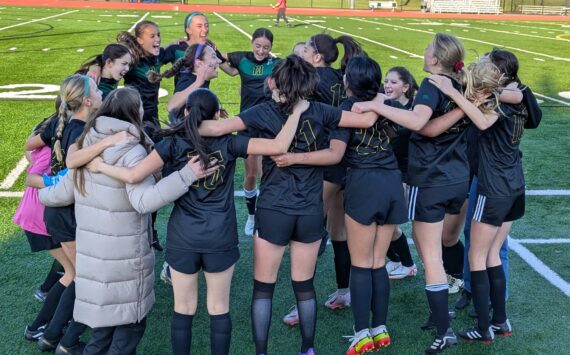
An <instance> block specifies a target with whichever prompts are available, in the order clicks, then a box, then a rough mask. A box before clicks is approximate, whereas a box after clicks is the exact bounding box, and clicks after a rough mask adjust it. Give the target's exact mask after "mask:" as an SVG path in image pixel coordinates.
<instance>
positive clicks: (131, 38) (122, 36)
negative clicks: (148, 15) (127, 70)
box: [117, 20, 158, 67]
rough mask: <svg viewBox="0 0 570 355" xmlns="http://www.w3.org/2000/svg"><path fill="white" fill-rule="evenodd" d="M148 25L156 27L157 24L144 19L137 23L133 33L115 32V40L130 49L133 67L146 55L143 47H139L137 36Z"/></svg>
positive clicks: (140, 34)
mask: <svg viewBox="0 0 570 355" xmlns="http://www.w3.org/2000/svg"><path fill="white" fill-rule="evenodd" d="M150 26H153V27H156V28H158V25H157V24H156V23H155V22H152V21H146V20H145V21H141V22H139V23H137V25H136V26H135V34H134V35H133V34H131V33H130V32H127V31H123V32H119V33H118V34H117V42H119V43H120V44H122V45H124V46H126V47H127V48H128V49H129V50H130V51H131V55H132V56H133V62H132V66H133V67H136V65H137V64H138V63H139V61H140V60H141V59H142V58H144V57H145V56H146V54H145V52H144V49H143V48H142V47H141V45H140V44H139V42H137V38H138V37H140V36H142V34H143V31H144V29H145V28H147V27H150Z"/></svg>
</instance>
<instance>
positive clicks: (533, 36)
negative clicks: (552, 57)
mask: <svg viewBox="0 0 570 355" xmlns="http://www.w3.org/2000/svg"><path fill="white" fill-rule="evenodd" d="M468 28H472V29H475V30H484V31H487V32H496V33H505V34H509V35H513V36H523V37H532V38H540V39H550V40H553V41H565V42H570V39H564V38H556V37H546V36H539V35H531V34H527V33H519V32H510V31H502V30H493V29H490V28H483V27H471V26H469V27H468Z"/></svg>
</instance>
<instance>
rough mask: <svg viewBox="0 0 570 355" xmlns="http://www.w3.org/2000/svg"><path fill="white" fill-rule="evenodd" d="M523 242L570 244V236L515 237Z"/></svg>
mask: <svg viewBox="0 0 570 355" xmlns="http://www.w3.org/2000/svg"><path fill="white" fill-rule="evenodd" d="M515 240H516V241H517V242H519V243H521V244H570V238H553V239H532V238H525V239H518V238H517V239H515Z"/></svg>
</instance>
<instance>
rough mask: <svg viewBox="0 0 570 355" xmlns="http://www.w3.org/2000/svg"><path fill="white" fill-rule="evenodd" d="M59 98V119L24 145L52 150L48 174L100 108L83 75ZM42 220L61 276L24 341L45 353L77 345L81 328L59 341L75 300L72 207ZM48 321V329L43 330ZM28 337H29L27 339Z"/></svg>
mask: <svg viewBox="0 0 570 355" xmlns="http://www.w3.org/2000/svg"><path fill="white" fill-rule="evenodd" d="M60 96H61V105H60V107H59V117H58V118H57V119H54V120H52V121H51V122H50V124H49V125H48V126H47V127H46V129H45V130H44V131H43V132H42V133H41V134H40V135H36V136H32V137H30V139H28V141H27V142H26V150H33V149H36V148H39V147H42V146H44V145H47V146H49V147H50V148H52V158H51V171H52V174H57V173H58V172H60V171H61V170H63V169H65V168H66V165H65V157H66V155H67V153H68V149H69V147H70V146H71V145H72V144H73V143H75V140H76V139H77V137H79V136H80V135H81V133H82V132H83V127H84V126H85V122H86V121H87V119H88V118H89V116H90V114H91V113H92V112H94V111H95V110H96V109H97V108H98V107H99V105H101V91H99V90H98V89H97V84H96V83H95V81H93V80H92V79H90V78H88V77H87V76H85V75H79V74H76V75H72V76H70V77H68V78H66V79H65V80H64V81H63V83H62V85H61V90H60ZM42 187H43V186H42ZM44 219H45V222H46V227H47V230H48V233H49V234H50V235H51V236H52V237H53V238H54V240H56V241H58V242H60V243H61V246H62V248H63V251H64V253H65V256H66V258H67V260H65V261H64V262H63V263H62V265H63V266H64V268H65V274H64V276H63V277H62V278H61V279H60V280H59V282H58V283H56V284H55V285H54V286H53V287H52V289H51V290H50V292H49V294H48V297H47V299H46V302H45V303H44V305H43V307H42V309H41V310H40V312H39V313H38V315H37V317H36V319H35V320H34V322H33V323H32V324H31V325H29V326H27V327H26V339H31V340H36V339H37V340H38V347H39V348H40V349H41V350H43V351H49V350H54V349H55V348H56V346H58V347H60V348H63V349H67V348H71V347H74V346H77V344H78V340H79V335H81V333H82V332H83V329H84V326H83V325H79V324H78V323H72V325H71V326H69V327H68V330H67V332H66V336H65V337H64V338H63V339H62V335H63V334H62V332H63V328H64V327H65V326H66V325H67V323H68V321H69V320H70V319H71V318H72V315H73V302H74V300H75V284H74V282H73V279H74V278H75V227H76V226H75V213H74V206H73V205H71V206H66V207H46V208H45V212H44ZM56 309H57V310H58V311H57V312H56ZM48 321H49V326H47V327H46V325H47V323H48ZM28 334H32V336H31V337H28ZM60 340H61V342H60ZM58 342H59V345H58Z"/></svg>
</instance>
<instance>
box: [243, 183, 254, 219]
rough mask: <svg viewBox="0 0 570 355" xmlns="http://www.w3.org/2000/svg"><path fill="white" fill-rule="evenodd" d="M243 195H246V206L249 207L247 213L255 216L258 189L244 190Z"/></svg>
mask: <svg viewBox="0 0 570 355" xmlns="http://www.w3.org/2000/svg"><path fill="white" fill-rule="evenodd" d="M243 193H244V195H245V204H246V206H247V213H248V214H250V215H254V214H255V203H256V202H257V187H255V188H254V189H253V190H251V191H249V190H246V189H243Z"/></svg>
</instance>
